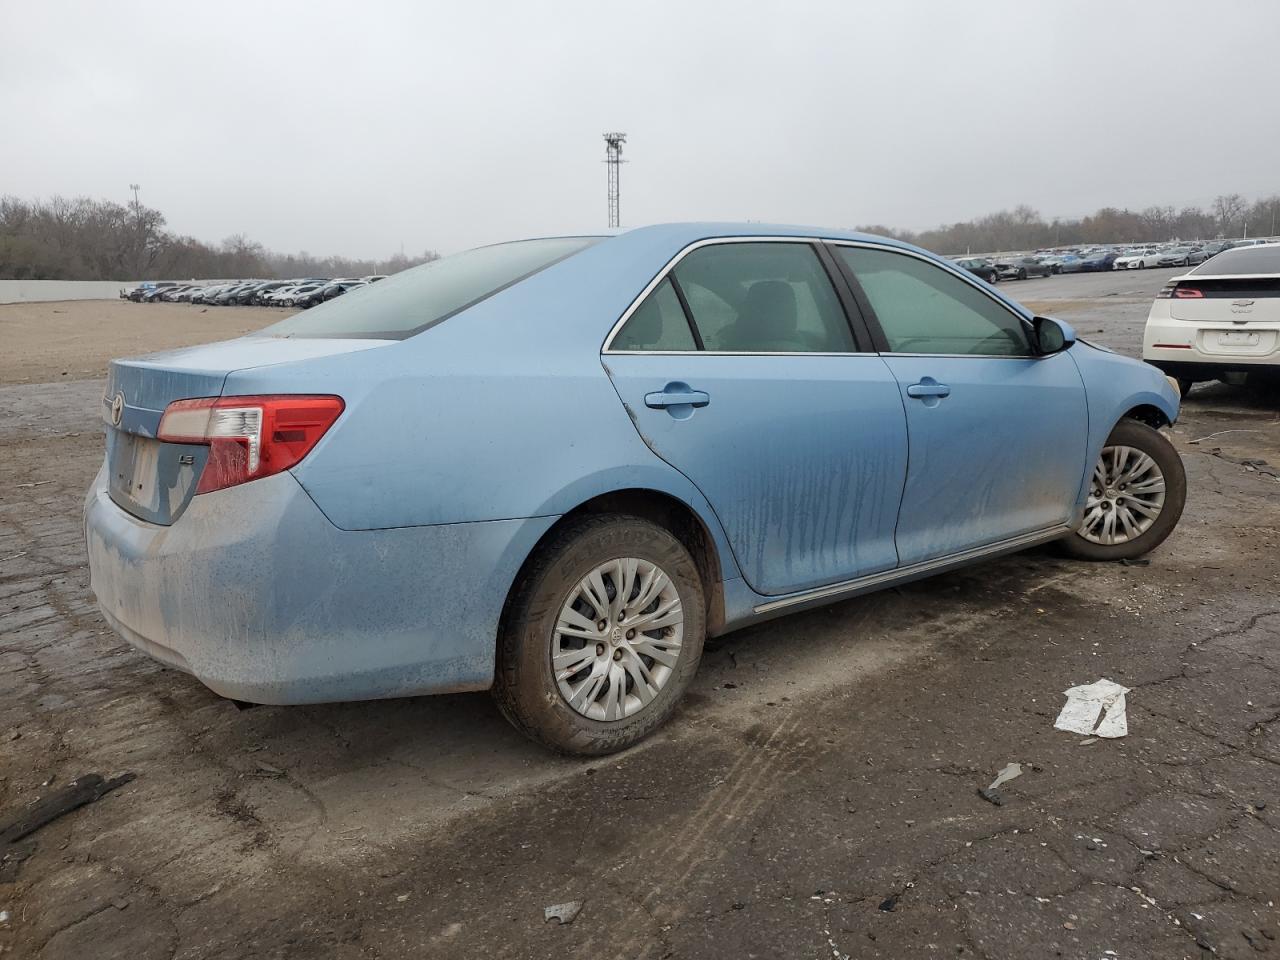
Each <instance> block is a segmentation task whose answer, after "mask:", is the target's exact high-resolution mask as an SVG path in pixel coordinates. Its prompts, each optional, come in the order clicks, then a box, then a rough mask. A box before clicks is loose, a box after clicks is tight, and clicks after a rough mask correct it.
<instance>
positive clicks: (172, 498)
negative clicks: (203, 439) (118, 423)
mask: <svg viewBox="0 0 1280 960" xmlns="http://www.w3.org/2000/svg"><path fill="white" fill-rule="evenodd" d="M208 452H209V451H208V447H204V446H199V445H189V444H179V443H162V442H161V441H159V440H154V439H152V438H151V437H143V436H139V435H138V434H134V433H126V432H125V431H122V430H108V431H107V477H108V483H107V492H108V494H109V495H110V497H111V499H112V500H113V501H114V502H115V503H116V505H117V506H119V507H121V508H123V509H125V510H127V511H129V512H130V513H131V514H133V515H134V516H135V517H138V518H139V519H141V520H146V521H149V522H150V523H160V524H166V525H167V524H170V523H172V522H173V521H174V520H176V519H177V518H178V516H179V515H180V514H181V513H182V511H183V510H184V509H186V506H187V504H188V503H189V502H190V501H191V497H192V496H193V495H194V494H195V486H196V481H197V479H198V478H199V476H200V471H201V470H202V469H203V468H204V463H205V460H206V458H207V457H208Z"/></svg>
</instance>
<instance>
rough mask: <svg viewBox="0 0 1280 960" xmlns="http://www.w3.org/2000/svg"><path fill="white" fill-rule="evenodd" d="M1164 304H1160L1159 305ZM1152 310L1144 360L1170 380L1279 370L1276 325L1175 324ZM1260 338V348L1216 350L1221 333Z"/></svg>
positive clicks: (1279, 334)
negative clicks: (1247, 334) (1176, 377)
mask: <svg viewBox="0 0 1280 960" xmlns="http://www.w3.org/2000/svg"><path fill="white" fill-rule="evenodd" d="M1157 303H1158V304H1159V303H1161V301H1157ZM1159 313H1160V310H1159V308H1158V307H1157V308H1153V310H1152V316H1150V317H1148V318H1147V325H1146V329H1145V330H1144V331H1143V335H1142V359H1143V360H1145V361H1146V362H1147V363H1150V364H1152V365H1154V366H1156V367H1159V368H1160V369H1161V370H1163V371H1164V372H1165V373H1167V374H1169V375H1170V376H1184V377H1190V378H1191V379H1205V380H1211V379H1214V378H1215V377H1216V375H1217V374H1218V373H1228V372H1248V371H1250V370H1263V369H1268V368H1272V369H1274V368H1280V328H1277V326H1276V324H1274V323H1272V324H1250V325H1248V326H1247V327H1240V326H1236V325H1234V324H1232V323H1229V322H1222V323H1210V322H1207V321H1192V320H1175V319H1173V318H1172V317H1168V316H1163V315H1158V314H1159ZM1223 332H1225V333H1252V334H1257V335H1258V336H1257V341H1258V342H1257V345H1256V346H1252V345H1240V346H1239V347H1236V346H1234V345H1231V346H1216V344H1217V341H1216V340H1215V339H1214V338H1215V337H1216V336H1217V335H1218V334H1219V333H1223Z"/></svg>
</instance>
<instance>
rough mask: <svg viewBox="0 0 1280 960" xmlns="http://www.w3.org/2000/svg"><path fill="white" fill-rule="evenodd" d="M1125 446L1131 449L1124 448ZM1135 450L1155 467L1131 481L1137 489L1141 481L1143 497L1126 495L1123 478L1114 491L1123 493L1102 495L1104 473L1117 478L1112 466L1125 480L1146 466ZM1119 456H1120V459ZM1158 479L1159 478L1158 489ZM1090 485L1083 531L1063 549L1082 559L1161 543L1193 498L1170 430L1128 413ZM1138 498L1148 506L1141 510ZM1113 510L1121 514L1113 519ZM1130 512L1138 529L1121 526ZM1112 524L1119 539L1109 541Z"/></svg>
mask: <svg viewBox="0 0 1280 960" xmlns="http://www.w3.org/2000/svg"><path fill="white" fill-rule="evenodd" d="M1115 448H1121V450H1120V451H1117V450H1116V449H1115ZM1124 448H1127V452H1123V451H1124ZM1135 454H1136V455H1145V459H1146V460H1148V461H1149V462H1150V464H1151V466H1150V467H1149V468H1143V471H1142V472H1140V473H1138V474H1137V475H1136V479H1135V480H1130V481H1129V482H1132V484H1133V485H1132V487H1131V488H1130V489H1132V490H1136V489H1138V487H1139V485H1141V486H1142V487H1143V488H1144V489H1143V492H1142V493H1140V494H1139V495H1137V496H1135V495H1133V494H1132V493H1128V494H1126V493H1125V492H1124V491H1125V485H1124V484H1123V483H1121V484H1117V485H1116V486H1115V487H1114V488H1112V489H1111V490H1110V492H1112V493H1113V494H1119V496H1113V497H1106V496H1101V497H1099V496H1098V494H1099V493H1100V492H1101V493H1104V494H1105V493H1107V492H1108V490H1107V489H1105V488H1100V487H1099V486H1098V482H1097V481H1098V480H1099V479H1100V478H1099V472H1102V473H1103V474H1104V475H1106V474H1109V475H1110V476H1108V477H1107V478H1106V481H1107V482H1109V483H1110V482H1114V478H1116V471H1115V470H1113V469H1112V468H1113V467H1116V466H1118V467H1119V471H1118V473H1119V478H1120V479H1123V478H1125V477H1126V473H1127V472H1128V471H1132V470H1133V469H1135V467H1136V466H1140V465H1141V460H1140V459H1139V457H1138V456H1136V455H1135ZM1117 457H1119V458H1120V459H1119V461H1118V462H1117ZM1152 470H1154V472H1152ZM1129 476H1131V477H1132V476H1133V475H1132V474H1129ZM1153 481H1156V482H1158V483H1159V489H1158V490H1157V489H1156V483H1155V482H1153ZM1089 488H1090V489H1089V502H1088V505H1087V506H1086V507H1085V516H1084V520H1083V521H1082V523H1081V525H1080V529H1079V530H1077V531H1076V532H1075V533H1073V534H1071V535H1069V536H1068V537H1066V538H1064V539H1063V541H1062V545H1063V548H1064V549H1065V550H1066V552H1067V553H1068V554H1070V555H1071V556H1073V557H1077V558H1079V559H1081V560H1132V559H1134V558H1135V557H1140V556H1142V555H1143V554H1145V553H1149V552H1150V551H1152V550H1154V549H1155V548H1156V547H1158V546H1159V545H1160V544H1161V543H1163V542H1164V540H1165V538H1166V537H1168V536H1169V534H1170V533H1172V532H1173V528H1174V527H1175V526H1177V524H1178V519H1179V518H1180V517H1181V516H1182V508H1183V506H1184V505H1185V503H1186V499H1187V475H1186V472H1185V470H1184V469H1183V466H1182V458H1181V457H1180V456H1178V451H1177V450H1175V449H1174V448H1173V444H1171V443H1170V442H1169V440H1168V439H1167V438H1166V437H1165V436H1164V434H1162V433H1161V432H1160V431H1159V430H1156V429H1154V428H1152V427H1149V426H1147V425H1146V424H1145V423H1139V422H1138V421H1137V420H1130V419H1128V418H1126V419H1124V420H1121V421H1120V422H1119V423H1117V424H1116V426H1115V428H1114V429H1113V430H1112V431H1111V435H1110V436H1109V437H1107V442H1106V443H1105V444H1104V445H1103V450H1102V456H1101V457H1100V458H1099V462H1098V464H1097V465H1096V466H1095V468H1094V473H1093V474H1092V475H1091V477H1090V480H1089ZM1135 503H1136V504H1140V505H1142V506H1144V507H1145V508H1146V509H1145V510H1142V511H1139V510H1138V509H1135V508H1134V507H1133V504H1135ZM1108 504H1110V506H1108ZM1152 507H1155V508H1156V509H1157V512H1156V514H1155V516H1154V517H1151V516H1150V515H1149V511H1150V510H1151V509H1152ZM1095 510H1096V512H1095ZM1108 515H1111V516H1112V517H1114V518H1115V519H1111V520H1108ZM1126 517H1127V518H1129V519H1130V520H1131V521H1134V522H1136V524H1137V526H1135V527H1133V528H1132V530H1130V529H1129V528H1127V527H1126V528H1121V529H1116V528H1117V527H1120V526H1121V522H1122V521H1123V519H1124V518H1126ZM1144 522H1145V523H1148V525H1147V526H1146V527H1145V528H1143V527H1141V524H1142V523H1144ZM1108 523H1109V524H1110V529H1111V531H1112V537H1113V538H1114V539H1113V542H1106V540H1107V539H1108V536H1107V529H1108V527H1107V525H1108ZM1120 537H1123V538H1124V539H1119V538H1120Z"/></svg>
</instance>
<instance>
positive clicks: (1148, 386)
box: [1071, 340, 1179, 505]
mask: <svg viewBox="0 0 1280 960" xmlns="http://www.w3.org/2000/svg"><path fill="white" fill-rule="evenodd" d="M1071 357H1072V359H1074V360H1075V362H1076V368H1077V369H1078V370H1079V371H1080V378H1081V380H1083V381H1084V387H1085V397H1086V402H1087V405H1088V410H1089V445H1088V452H1089V459H1088V460H1087V461H1086V466H1085V473H1084V476H1083V477H1081V480H1080V494H1079V504H1080V505H1083V503H1084V501H1085V497H1086V494H1087V492H1088V488H1089V477H1090V476H1091V475H1092V473H1093V465H1094V464H1095V463H1097V460H1098V456H1099V455H1100V454H1101V452H1102V447H1103V445H1104V444H1105V443H1106V440H1107V437H1108V436H1109V435H1110V433H1111V431H1112V430H1113V429H1114V428H1115V425H1116V424H1117V423H1119V422H1120V419H1121V418H1122V417H1124V416H1125V415H1126V414H1129V413H1132V412H1134V411H1137V410H1143V409H1146V410H1156V411H1159V413H1160V414H1161V417H1162V418H1163V419H1164V420H1165V421H1166V422H1167V423H1170V424H1172V423H1174V422H1176V421H1177V419H1178V407H1179V397H1178V390H1177V388H1176V387H1175V386H1174V385H1173V384H1172V383H1170V382H1169V379H1168V378H1167V377H1166V376H1165V375H1164V374H1163V373H1161V372H1160V371H1159V370H1158V369H1156V368H1155V367H1153V366H1151V365H1150V364H1147V363H1143V362H1142V361H1140V360H1134V359H1132V358H1130V357H1124V356H1121V355H1120V354H1118V353H1113V352H1112V351H1110V350H1108V349H1107V348H1105V347H1100V346H1096V345H1094V344H1091V343H1089V342H1088V341H1083V340H1082V341H1077V344H1076V346H1075V348H1074V349H1072V351H1071Z"/></svg>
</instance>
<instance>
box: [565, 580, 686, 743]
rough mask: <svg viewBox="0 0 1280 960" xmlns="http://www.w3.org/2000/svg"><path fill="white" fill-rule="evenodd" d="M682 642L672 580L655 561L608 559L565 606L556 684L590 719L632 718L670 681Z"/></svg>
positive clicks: (677, 599)
mask: <svg viewBox="0 0 1280 960" xmlns="http://www.w3.org/2000/svg"><path fill="white" fill-rule="evenodd" d="M683 640H684V611H683V609H682V608H681V605H680V594H679V591H677V589H676V585H675V582H674V581H673V580H672V579H671V577H670V576H669V575H668V574H667V573H666V572H665V571H663V570H662V568H661V567H659V566H658V565H657V564H655V563H652V562H650V561H648V560H640V559H637V558H635V557H624V558H621V559H618V560H609V561H607V562H605V563H602V564H600V565H599V566H597V567H596V568H595V569H594V570H592V571H591V572H590V573H588V574H587V575H586V576H585V577H583V578H582V579H581V580H580V581H578V583H577V585H576V586H575V587H574V588H573V589H572V590H571V591H570V593H569V597H568V599H566V600H565V602H564V605H563V606H562V607H561V608H560V616H559V617H558V619H557V620H556V626H555V632H554V635H553V637H552V641H551V667H552V670H553V671H554V673H555V679H556V685H557V686H558V687H559V690H560V695H561V696H562V697H563V698H564V700H565V702H566V703H567V704H568V705H569V706H570V707H571V708H573V709H574V710H575V711H577V712H578V713H580V714H581V715H582V716H584V717H587V718H589V719H592V720H601V721H609V720H621V719H623V718H625V717H629V716H633V715H634V714H636V713H638V712H639V711H641V710H643V709H644V708H645V707H646V706H648V705H649V704H650V703H651V702H652V701H653V699H654V697H656V696H657V695H658V693H659V691H661V690H662V688H663V687H664V686H665V685H666V684H667V681H668V680H670V679H671V676H672V672H673V671H674V669H675V667H676V664H677V662H678V661H679V658H680V651H681V646H682V643H683Z"/></svg>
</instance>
